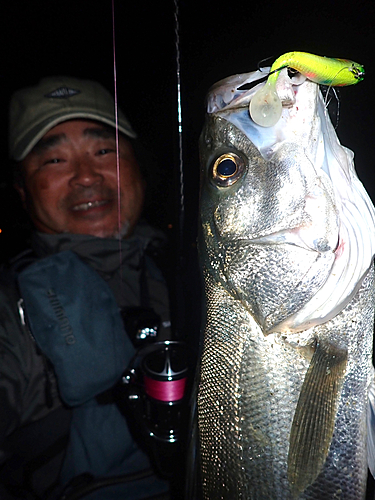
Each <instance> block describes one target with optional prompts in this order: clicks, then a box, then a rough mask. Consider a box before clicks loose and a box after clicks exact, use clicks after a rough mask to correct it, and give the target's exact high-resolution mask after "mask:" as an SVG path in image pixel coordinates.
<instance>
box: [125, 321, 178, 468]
mask: <svg viewBox="0 0 375 500" xmlns="http://www.w3.org/2000/svg"><path fill="white" fill-rule="evenodd" d="M151 316H152V315H151ZM151 316H149V317H148V319H150V318H151ZM145 318H146V316H143V319H145ZM154 319H155V318H154ZM136 323H137V322H135V323H134V324H136ZM146 324H147V326H146ZM138 326H139V327H141V326H142V328H137V329H136V331H133V332H132V335H131V338H132V339H133V343H134V344H135V345H138V346H141V347H140V348H139V349H138V351H137V353H136V355H135V356H134V358H133V359H132V361H131V362H130V364H129V366H128V368H127V369H126V371H125V372H124V373H123V375H122V377H121V380H120V381H119V383H118V384H117V385H116V387H115V401H116V404H117V406H118V408H119V409H120V411H121V413H122V414H123V415H124V416H125V417H126V418H127V421H128V423H129V426H130V428H131V429H132V431H133V434H135V435H136V436H138V438H139V440H140V444H141V445H143V447H144V448H146V451H149V452H151V453H150V454H151V459H152V460H153V461H154V464H155V467H156V468H157V470H158V472H159V473H160V474H161V475H162V476H165V477H168V476H170V475H172V474H173V473H174V471H175V461H176V456H177V454H179V452H180V450H181V446H182V442H183V441H184V437H185V434H186V429H187V413H188V404H187V399H188V398H187V395H186V393H187V380H188V363H187V356H186V353H187V349H186V345H185V343H184V342H181V341H174V340H165V341H158V340H157V333H158V328H157V325H156V323H155V321H151V322H149V321H143V320H142V321H141V322H138ZM142 332H143V333H142Z"/></svg>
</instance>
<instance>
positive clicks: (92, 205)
mask: <svg viewBox="0 0 375 500" xmlns="http://www.w3.org/2000/svg"><path fill="white" fill-rule="evenodd" d="M107 203H109V200H97V201H86V202H84V203H79V204H78V205H74V206H73V207H72V210H73V211H74V212H78V211H87V210H90V209H91V208H97V207H102V206H103V205H106V204H107Z"/></svg>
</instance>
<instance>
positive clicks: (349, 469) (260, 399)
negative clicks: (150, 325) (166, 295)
mask: <svg viewBox="0 0 375 500" xmlns="http://www.w3.org/2000/svg"><path fill="white" fill-rule="evenodd" d="M207 282H208V288H207V298H208V303H209V307H208V310H207V316H208V318H207V327H206V337H205V348H204V354H203V358H202V375H201V384H200V395H199V401H198V404H199V408H200V410H199V425H200V433H201V448H202V462H203V468H202V476H203V487H204V491H205V495H204V498H205V499H210V500H213V499H226V500H229V499H230V500H233V499H236V498H238V499H244V500H245V499H246V500H271V499H275V500H276V499H277V500H292V499H294V498H295V497H293V496H292V494H291V492H290V487H289V482H288V479H287V456H288V443H289V437H290V428H291V424H292V419H293V415H294V410H295V407H296V405H297V401H298V397H299V393H300V390H301V385H302V382H303V379H304V376H305V373H306V370H307V367H308V365H309V363H310V357H309V352H308V350H306V349H304V348H296V347H294V346H292V345H291V344H290V343H288V342H285V340H284V339H283V336H282V335H281V334H272V335H269V336H268V337H264V335H263V333H262V331H261V330H260V328H259V326H258V325H257V324H256V323H255V321H254V319H253V318H252V316H251V315H250V314H249V313H246V312H245V310H244V308H242V307H241V306H240V305H239V304H238V303H236V302H237V301H236V300H235V299H233V298H232V297H231V296H230V295H229V294H228V293H227V292H226V291H225V290H224V288H222V287H221V286H219V287H218V286H216V285H215V284H214V283H213V282H211V283H210V279H208V280H207ZM373 285H374V273H373V270H372V269H371V271H370V272H369V274H368V276H367V277H366V279H365V280H364V283H363V285H362V287H361V289H360V290H359V292H358V293H357V295H356V296H355V297H354V298H353V299H352V301H351V302H350V304H349V305H348V306H347V307H346V308H345V309H344V310H343V311H342V312H341V313H340V314H339V315H338V316H336V317H335V318H334V319H332V320H330V321H329V322H327V323H326V324H325V325H321V326H318V327H315V328H314V329H312V330H313V334H315V335H319V336H320V337H321V338H324V337H325V336H326V337H330V340H331V341H336V340H337V341H338V342H340V343H345V344H346V345H347V347H348V350H349V358H348V365H347V374H346V376H345V382H344V385H343V389H342V395H341V400H340V403H339V408H338V412H337V419H336V424H335V431H334V435H333V439H332V443H331V446H330V450H329V454H328V458H327V461H326V464H325V466H324V469H323V471H322V472H321V474H320V475H319V476H318V478H317V479H316V481H315V482H314V483H313V484H312V485H311V486H310V487H308V488H307V489H306V491H305V492H303V493H302V494H301V495H300V496H299V497H297V498H299V499H301V500H302V499H306V500H307V499H309V500H322V499H325V500H333V499H341V500H359V499H361V498H364V494H365V485H366V480H365V479H366V477H367V465H366V449H365V446H364V444H363V443H364V442H365V432H366V429H365V428H366V425H365V416H366V409H365V408H366V402H367V396H366V395H367V388H368V385H369V378H370V367H371V348H372V347H371V346H372V338H371V335H369V334H368V332H369V331H371V327H372V322H373V316H372V313H371V311H372V308H373V307H374V293H373ZM363 311H367V312H365V313H364V314H363ZM335 332H336V333H335Z"/></svg>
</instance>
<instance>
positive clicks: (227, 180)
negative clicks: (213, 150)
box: [212, 153, 245, 187]
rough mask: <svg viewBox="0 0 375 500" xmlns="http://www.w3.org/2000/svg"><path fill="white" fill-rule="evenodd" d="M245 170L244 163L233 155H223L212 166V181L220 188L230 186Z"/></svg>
mask: <svg viewBox="0 0 375 500" xmlns="http://www.w3.org/2000/svg"><path fill="white" fill-rule="evenodd" d="M244 170H245V162H244V161H243V159H242V158H240V157H239V156H238V155H236V154H234V153H225V154H223V155H221V156H219V158H217V160H216V161H215V163H214V164H213V166H212V181H213V182H214V183H215V184H217V185H218V186H220V187H227V186H232V185H233V184H234V183H235V182H237V181H238V179H240V177H241V176H242V174H243V172H244Z"/></svg>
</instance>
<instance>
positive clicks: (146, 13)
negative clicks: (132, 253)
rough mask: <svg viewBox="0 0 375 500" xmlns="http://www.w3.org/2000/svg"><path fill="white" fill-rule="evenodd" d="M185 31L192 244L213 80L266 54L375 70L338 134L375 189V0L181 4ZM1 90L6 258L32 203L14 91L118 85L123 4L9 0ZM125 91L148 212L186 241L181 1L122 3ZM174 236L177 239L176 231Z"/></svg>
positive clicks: (345, 92)
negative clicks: (12, 160) (22, 196)
mask: <svg viewBox="0 0 375 500" xmlns="http://www.w3.org/2000/svg"><path fill="white" fill-rule="evenodd" d="M178 8H179V16H178V19H179V25H180V29H179V35H180V48H179V50H180V65H181V73H180V75H181V93H182V119H183V134H182V140H183V165H184V193H185V199H184V206H185V225H184V227H183V234H184V241H185V244H187V245H190V244H192V245H193V244H194V241H195V237H196V214H197V206H198V189H199V178H198V169H199V167H198V152H197V141H198V137H199V133H200V130H201V128H202V124H203V120H204V98H205V94H206V92H207V90H208V89H209V87H210V86H211V85H212V84H213V83H215V82H216V81H218V80H219V79H222V78H225V77H227V76H229V75H231V74H235V73H243V72H249V71H252V70H254V69H256V67H257V64H258V62H259V61H260V60H262V59H264V58H267V57H270V58H271V61H272V59H275V58H276V57H278V56H279V55H281V54H283V53H285V52H288V51H291V50H300V51H307V52H311V53H314V54H318V55H326V56H330V57H342V58H347V59H352V60H354V61H357V62H360V63H362V64H364V65H365V68H366V78H365V80H364V81H363V82H361V83H360V84H359V85H357V86H355V87H347V88H343V89H341V91H340V117H339V125H338V129H337V133H338V135H339V138H340V140H341V142H342V144H344V145H345V146H347V147H349V148H350V149H352V150H353V151H354V152H355V161H356V168H357V172H358V174H359V176H360V178H361V180H362V182H363V183H364V184H365V186H366V188H367V190H368V192H369V193H370V195H371V197H372V198H373V199H374V197H375V186H374V173H373V171H374V168H373V164H374V161H373V137H372V134H373V130H374V98H373V93H374V91H373V89H374V83H375V76H374V67H375V61H374V48H373V47H374V45H375V44H374V33H373V26H374V21H375V15H374V10H375V7H374V2H370V1H361V0H358V1H353V2H334V1H331V2H330V1H328V0H325V1H315V2H309V3H306V2H304V3H303V4H302V3H301V2H282V1H279V2H274V1H270V2H267V1H266V2H260V1H257V2H250V1H247V2H230V1H229V2H214V1H208V0H202V1H199V2H198V1H192V0H190V1H187V0H180V1H179V2H178ZM1 10H2V16H1V17H2V20H1V30H0V32H1V37H2V43H1V54H2V55H1V63H0V88H1V96H2V106H1V117H0V119H1V123H2V124H3V126H2V131H3V133H2V134H1V152H2V159H1V163H2V166H1V170H0V181H1V184H0V187H1V190H0V194H1V199H0V228H1V229H2V232H1V233H0V258H1V257H2V256H4V255H7V254H8V253H11V252H12V251H13V248H14V249H17V248H18V246H19V245H21V242H22V240H23V239H24V236H25V234H26V229H25V228H24V225H23V222H22V211H21V210H20V209H19V207H18V205H17V203H16V198H15V197H14V196H13V192H12V190H11V188H10V185H11V182H10V175H9V174H10V168H9V164H8V162H7V132H6V124H7V106H8V102H9V98H10V95H11V93H12V92H13V91H14V90H16V89H18V88H21V87H24V86H27V85H29V84H34V83H36V82H37V81H38V80H39V79H40V78H41V77H43V76H48V75H53V74H55V75H57V74H68V75H72V76H78V77H84V78H92V79H96V80H99V81H100V82H102V83H103V84H104V85H105V86H106V87H107V88H109V90H111V91H112V90H113V86H114V84H113V80H114V70H113V59H114V57H113V43H112V42H113V33H112V1H111V0H101V1H93V0H65V1H54V0H49V1H44V0H43V1H24V0H13V1H7V2H2V7H1ZM114 18H115V35H116V45H115V47H116V50H115V54H116V66H117V90H118V99H119V103H120V106H122V108H123V109H124V110H125V113H126V114H127V115H128V117H129V118H130V121H131V123H132V124H133V126H134V128H135V129H136V130H137V131H138V133H139V135H140V137H141V140H142V141H143V143H144V145H145V147H146V148H147V150H148V151H149V153H150V156H151V157H152V173H153V175H152V176H151V177H150V181H149V183H151V187H152V188H153V196H152V197H150V198H149V203H148V205H147V207H146V215H147V216H148V218H149V219H150V221H151V222H153V223H154V224H157V225H159V226H160V227H162V228H163V229H166V230H167V228H168V225H170V224H172V225H173V228H174V229H172V230H170V229H169V231H170V233H171V234H172V236H173V237H176V239H178V235H179V233H180V231H181V229H180V228H178V224H179V217H178V211H179V205H180V199H179V190H180V186H179V178H180V173H179V170H180V165H179V150H178V128H177V90H176V89H177V83H176V79H177V77H176V36H175V4H174V2H173V0H163V1H143V2H142V1H132V2H129V1H124V0H114ZM172 239H173V238H172Z"/></svg>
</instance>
